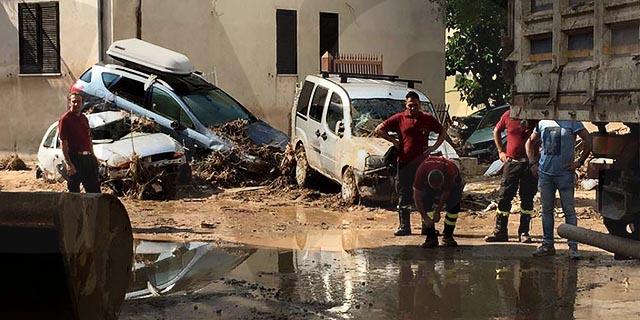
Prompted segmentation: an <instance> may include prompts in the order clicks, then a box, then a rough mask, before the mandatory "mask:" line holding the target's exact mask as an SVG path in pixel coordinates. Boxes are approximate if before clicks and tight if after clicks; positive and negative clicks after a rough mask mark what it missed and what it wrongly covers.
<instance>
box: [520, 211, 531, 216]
mask: <svg viewBox="0 0 640 320" xmlns="http://www.w3.org/2000/svg"><path fill="white" fill-rule="evenodd" d="M520 214H526V215H529V216H530V215H532V214H533V210H520Z"/></svg>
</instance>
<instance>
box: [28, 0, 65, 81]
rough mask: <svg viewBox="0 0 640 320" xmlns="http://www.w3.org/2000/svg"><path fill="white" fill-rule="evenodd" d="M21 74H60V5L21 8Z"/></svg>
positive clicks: (48, 3)
mask: <svg viewBox="0 0 640 320" xmlns="http://www.w3.org/2000/svg"><path fill="white" fill-rule="evenodd" d="M18 15H19V18H18V20H19V21H18V24H19V26H18V28H19V30H18V32H19V33H20V40H19V41H20V42H19V44H20V73H21V74H46V73H60V15H59V6H58V2H57V1H56V2H35V3H19V4H18Z"/></svg>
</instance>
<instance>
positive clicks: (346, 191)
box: [341, 167, 358, 204]
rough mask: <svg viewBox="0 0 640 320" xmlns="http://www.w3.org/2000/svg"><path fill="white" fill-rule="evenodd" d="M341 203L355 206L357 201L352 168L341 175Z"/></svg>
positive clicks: (356, 187) (355, 183)
mask: <svg viewBox="0 0 640 320" xmlns="http://www.w3.org/2000/svg"><path fill="white" fill-rule="evenodd" d="M341 196H342V201H344V202H346V203H347V204H355V203H356V202H357V201H358V183H357V182H356V174H355V172H353V168H351V167H349V168H347V169H346V170H345V171H344V173H343V174H342V190H341Z"/></svg>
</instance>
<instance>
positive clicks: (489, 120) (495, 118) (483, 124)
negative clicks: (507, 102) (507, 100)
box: [478, 108, 508, 129]
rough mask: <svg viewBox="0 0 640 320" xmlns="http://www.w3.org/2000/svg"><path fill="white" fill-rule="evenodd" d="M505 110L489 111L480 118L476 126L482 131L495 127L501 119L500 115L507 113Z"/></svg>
mask: <svg viewBox="0 0 640 320" xmlns="http://www.w3.org/2000/svg"><path fill="white" fill-rule="evenodd" d="M507 110H508V109H507V108H497V109H493V110H489V112H487V115H486V116H484V118H482V121H480V124H479V125H478V129H484V128H489V127H493V126H495V125H496V124H497V123H498V122H499V121H500V118H501V117H502V114H503V113H505V112H507Z"/></svg>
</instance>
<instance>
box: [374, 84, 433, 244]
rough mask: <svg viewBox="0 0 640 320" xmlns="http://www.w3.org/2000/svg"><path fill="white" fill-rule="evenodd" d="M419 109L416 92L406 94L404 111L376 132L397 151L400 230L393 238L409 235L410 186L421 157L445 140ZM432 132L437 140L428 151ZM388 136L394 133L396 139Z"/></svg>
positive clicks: (383, 124)
mask: <svg viewBox="0 0 640 320" xmlns="http://www.w3.org/2000/svg"><path fill="white" fill-rule="evenodd" d="M420 108H421V106H420V96H418V94H417V93H416V92H415V91H409V93H407V96H406V101H405V110H404V111H403V112H399V113H397V114H395V115H393V116H391V117H390V118H389V119H387V120H385V121H384V122H382V123H381V124H380V125H379V126H378V127H377V128H376V130H375V132H376V134H377V135H378V136H379V137H381V138H383V139H385V140H387V141H390V142H391V143H393V145H394V146H395V147H396V149H397V150H398V169H397V176H396V191H397V192H398V196H399V198H398V216H399V219H400V226H399V227H398V230H397V231H396V232H395V233H394V235H396V236H407V235H410V234H411V205H412V203H413V196H412V193H413V191H412V186H413V180H414V178H415V174H416V169H417V168H418V165H420V162H421V160H422V159H423V154H426V155H428V154H430V153H431V152H432V151H434V150H436V149H438V147H440V145H441V144H442V142H443V141H444V139H445V131H444V130H443V128H442V125H440V123H439V122H438V120H436V118H434V117H433V116H432V115H431V114H430V113H426V112H423V111H421V110H420ZM431 132H435V133H438V139H437V141H436V143H435V144H434V145H433V146H431V147H429V133H431ZM390 133H394V134H395V136H392V135H391V134H390ZM423 234H424V226H423Z"/></svg>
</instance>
